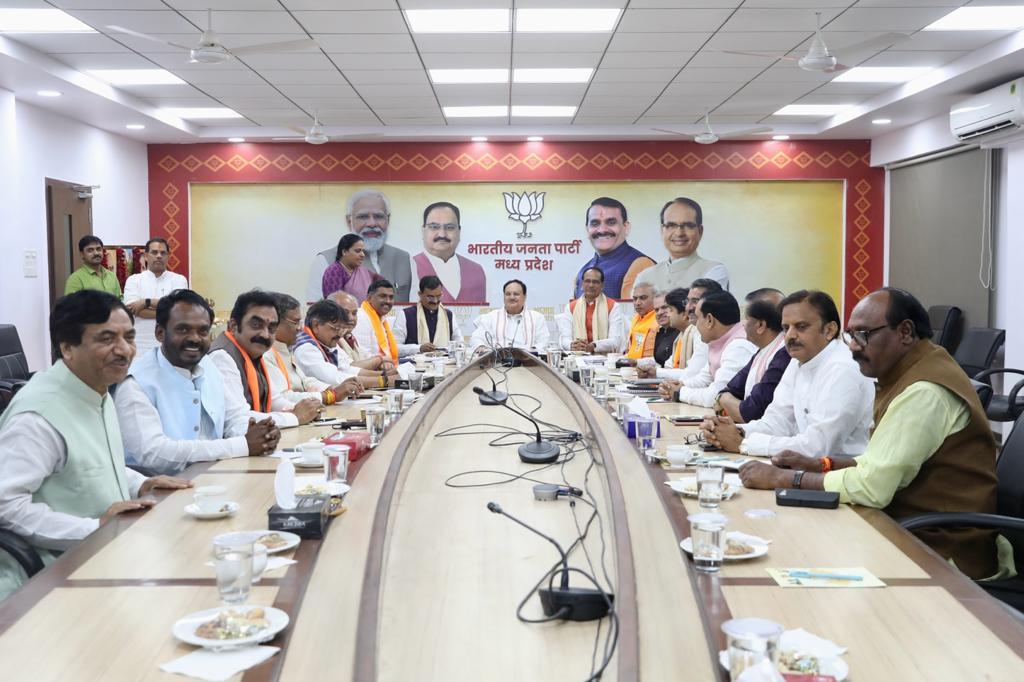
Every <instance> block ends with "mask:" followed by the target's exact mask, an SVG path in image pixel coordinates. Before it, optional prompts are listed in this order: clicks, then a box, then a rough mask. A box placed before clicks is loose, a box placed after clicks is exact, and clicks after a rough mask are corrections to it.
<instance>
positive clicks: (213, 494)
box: [192, 485, 228, 514]
mask: <svg viewBox="0 0 1024 682" xmlns="http://www.w3.org/2000/svg"><path fill="white" fill-rule="evenodd" d="M192 501H193V502H195V504H196V506H197V507H198V508H199V511H201V512H203V513H204V514H212V513H213V512H218V511H220V510H221V509H222V508H223V507H224V504H225V503H226V502H227V501H228V489H227V488H225V487H224V486H222V485H201V486H199V487H198V488H196V489H195V493H193V495H192Z"/></svg>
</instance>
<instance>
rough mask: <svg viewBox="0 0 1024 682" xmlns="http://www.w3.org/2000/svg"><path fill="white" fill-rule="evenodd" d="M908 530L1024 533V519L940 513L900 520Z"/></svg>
mask: <svg viewBox="0 0 1024 682" xmlns="http://www.w3.org/2000/svg"><path fill="white" fill-rule="evenodd" d="M900 525H901V526H903V528H905V529H906V530H917V529H919V528H945V527H948V526H969V527H971V528H992V529H994V530H1008V531H1016V532H1020V533H1024V519H1018V518H1015V517H1013V516H1001V515H999V514H982V513H979V512H959V513H952V512H951V513H938V514H921V515H919V516H909V517H907V518H905V519H901V520H900Z"/></svg>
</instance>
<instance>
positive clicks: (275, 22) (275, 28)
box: [182, 10, 305, 44]
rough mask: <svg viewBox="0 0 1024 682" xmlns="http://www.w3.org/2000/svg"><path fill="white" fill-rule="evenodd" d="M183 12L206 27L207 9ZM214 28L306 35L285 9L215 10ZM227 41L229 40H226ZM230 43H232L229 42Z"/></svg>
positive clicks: (221, 30)
mask: <svg viewBox="0 0 1024 682" xmlns="http://www.w3.org/2000/svg"><path fill="white" fill-rule="evenodd" d="M182 14H183V15H184V16H185V18H187V19H188V20H189V21H191V22H192V23H193V24H195V25H196V26H201V27H203V28H206V12H205V11H198V12H197V11H188V12H182ZM213 30H214V31H216V32H217V33H219V34H223V35H225V36H226V35H230V34H232V33H250V34H252V33H291V34H301V35H302V36H304V35H305V31H303V30H302V27H301V26H299V24H298V23H297V22H296V21H295V20H294V19H292V15H291V14H289V13H288V12H285V11H283V10H280V11H277V12H260V11H256V12H235V11H228V12H216V11H215V12H213ZM225 42H228V41H226V40H225ZM229 44H230V43H229Z"/></svg>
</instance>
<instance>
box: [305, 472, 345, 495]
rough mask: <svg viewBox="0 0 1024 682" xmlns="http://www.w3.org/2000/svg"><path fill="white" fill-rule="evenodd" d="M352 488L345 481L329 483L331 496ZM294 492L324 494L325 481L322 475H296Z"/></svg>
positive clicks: (325, 490)
mask: <svg viewBox="0 0 1024 682" xmlns="http://www.w3.org/2000/svg"><path fill="white" fill-rule="evenodd" d="M351 489H352V486H350V485H349V484H347V483H339V482H334V483H332V484H331V493H330V494H331V496H332V497H340V496H341V495H344V494H345V493H347V492H348V491H349V490H351ZM295 494H296V495H299V496H302V495H326V494H327V483H326V482H325V481H324V477H323V476H296V477H295Z"/></svg>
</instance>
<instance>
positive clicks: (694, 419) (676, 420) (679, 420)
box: [668, 414, 704, 424]
mask: <svg viewBox="0 0 1024 682" xmlns="http://www.w3.org/2000/svg"><path fill="white" fill-rule="evenodd" d="M668 420H669V421H670V422H672V423H673V424H703V423H704V417H699V416H697V415H695V414H677V415H674V416H671V417H669V418H668Z"/></svg>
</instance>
